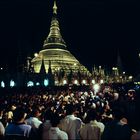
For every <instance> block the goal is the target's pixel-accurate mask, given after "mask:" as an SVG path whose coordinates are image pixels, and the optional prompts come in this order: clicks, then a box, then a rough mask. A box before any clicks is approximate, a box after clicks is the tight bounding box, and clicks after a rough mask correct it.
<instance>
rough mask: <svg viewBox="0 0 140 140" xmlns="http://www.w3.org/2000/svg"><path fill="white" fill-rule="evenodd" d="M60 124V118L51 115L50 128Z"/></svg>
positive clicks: (54, 114)
mask: <svg viewBox="0 0 140 140" xmlns="http://www.w3.org/2000/svg"><path fill="white" fill-rule="evenodd" d="M59 122H60V117H59V115H58V114H57V113H53V115H52V118H51V125H52V127H56V126H57V125H58V124H59Z"/></svg>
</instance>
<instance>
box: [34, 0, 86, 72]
mask: <svg viewBox="0 0 140 140" xmlns="http://www.w3.org/2000/svg"><path fill="white" fill-rule="evenodd" d="M42 60H43V61H42ZM49 62H51V70H52V73H55V72H58V71H60V70H63V71H64V72H65V73H70V72H71V71H72V72H80V73H86V74H89V71H88V70H87V68H85V67H84V66H83V65H82V64H80V63H79V61H78V60H77V59H76V58H75V57H74V56H73V55H72V54H71V53H70V52H69V51H68V49H67V46H66V43H65V41H64V40H63V38H62V36H61V33H60V28H59V22H58V20H57V6H56V1H54V6H53V17H52V21H51V26H50V32H49V35H48V37H47V38H46V40H45V41H44V45H43V49H42V50H41V51H40V52H39V53H38V55H36V56H35V57H34V58H33V59H32V65H33V68H34V72H35V73H40V70H41V65H42V63H44V64H43V65H44V66H45V70H46V73H48V69H49Z"/></svg>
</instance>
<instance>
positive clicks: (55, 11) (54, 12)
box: [53, 0, 57, 14]
mask: <svg viewBox="0 0 140 140" xmlns="http://www.w3.org/2000/svg"><path fill="white" fill-rule="evenodd" d="M53 14H57V5H56V0H54V5H53Z"/></svg>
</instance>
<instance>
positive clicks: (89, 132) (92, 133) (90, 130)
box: [80, 121, 101, 140]
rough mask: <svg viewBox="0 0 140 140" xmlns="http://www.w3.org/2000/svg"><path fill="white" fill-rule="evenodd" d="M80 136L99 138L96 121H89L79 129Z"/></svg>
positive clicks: (98, 128)
mask: <svg viewBox="0 0 140 140" xmlns="http://www.w3.org/2000/svg"><path fill="white" fill-rule="evenodd" d="M80 136H81V139H82V140H100V139H101V129H100V127H99V126H98V124H97V121H91V122H90V123H87V124H85V125H84V126H83V127H82V128H81V129H80Z"/></svg>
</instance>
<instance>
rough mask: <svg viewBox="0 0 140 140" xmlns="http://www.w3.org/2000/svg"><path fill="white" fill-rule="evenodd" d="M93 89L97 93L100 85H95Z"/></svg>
mask: <svg viewBox="0 0 140 140" xmlns="http://www.w3.org/2000/svg"><path fill="white" fill-rule="evenodd" d="M93 89H94V91H95V93H97V92H98V91H99V89H100V85H99V84H95V85H94V86H93Z"/></svg>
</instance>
